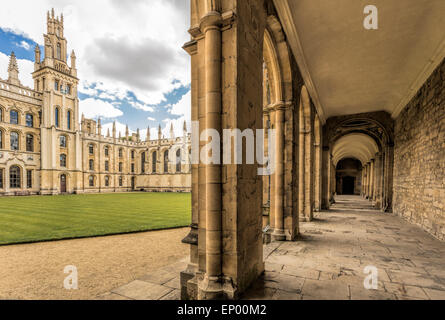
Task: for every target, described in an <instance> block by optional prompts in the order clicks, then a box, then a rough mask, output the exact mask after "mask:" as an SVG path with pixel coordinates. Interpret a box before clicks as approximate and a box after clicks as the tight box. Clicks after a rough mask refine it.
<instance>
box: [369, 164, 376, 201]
mask: <svg viewBox="0 0 445 320" xmlns="http://www.w3.org/2000/svg"><path fill="white" fill-rule="evenodd" d="M369 172H370V173H369V178H370V183H369V200H371V202H374V187H375V159H371V166H370V171H369Z"/></svg>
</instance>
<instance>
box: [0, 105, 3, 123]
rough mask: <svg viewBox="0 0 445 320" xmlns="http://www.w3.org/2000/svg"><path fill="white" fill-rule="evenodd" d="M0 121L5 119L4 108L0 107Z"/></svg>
mask: <svg viewBox="0 0 445 320" xmlns="http://www.w3.org/2000/svg"><path fill="white" fill-rule="evenodd" d="M0 121H3V109H2V108H0Z"/></svg>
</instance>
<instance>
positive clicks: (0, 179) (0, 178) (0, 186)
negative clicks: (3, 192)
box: [0, 168, 3, 189]
mask: <svg viewBox="0 0 445 320" xmlns="http://www.w3.org/2000/svg"><path fill="white" fill-rule="evenodd" d="M0 189H3V169H2V168H0Z"/></svg>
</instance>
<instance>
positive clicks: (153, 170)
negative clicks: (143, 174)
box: [151, 151, 158, 173]
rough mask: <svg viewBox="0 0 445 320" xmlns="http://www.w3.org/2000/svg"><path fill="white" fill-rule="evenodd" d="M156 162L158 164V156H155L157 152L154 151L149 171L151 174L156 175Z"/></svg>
mask: <svg viewBox="0 0 445 320" xmlns="http://www.w3.org/2000/svg"><path fill="white" fill-rule="evenodd" d="M157 162H158V155H157V152H156V151H155V152H153V153H152V163H151V171H152V172H153V173H156V165H157Z"/></svg>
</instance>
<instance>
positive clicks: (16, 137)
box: [11, 132, 19, 151]
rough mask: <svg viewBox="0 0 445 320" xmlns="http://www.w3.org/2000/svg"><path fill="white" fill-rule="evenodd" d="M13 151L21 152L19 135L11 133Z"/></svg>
mask: <svg viewBox="0 0 445 320" xmlns="http://www.w3.org/2000/svg"><path fill="white" fill-rule="evenodd" d="M11 150H14V151H16V150H19V134H18V133H17V132H11Z"/></svg>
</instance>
